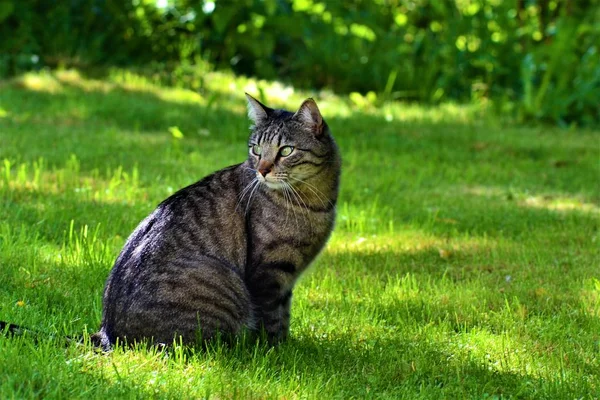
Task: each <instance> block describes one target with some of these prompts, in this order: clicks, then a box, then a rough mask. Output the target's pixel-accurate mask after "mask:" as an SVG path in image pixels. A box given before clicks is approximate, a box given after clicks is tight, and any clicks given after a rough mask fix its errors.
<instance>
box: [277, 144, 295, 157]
mask: <svg viewBox="0 0 600 400" xmlns="http://www.w3.org/2000/svg"><path fill="white" fill-rule="evenodd" d="M292 151H294V148H293V147H292V146H283V147H282V148H281V150H279V155H281V157H287V156H289V155H290V154H292Z"/></svg>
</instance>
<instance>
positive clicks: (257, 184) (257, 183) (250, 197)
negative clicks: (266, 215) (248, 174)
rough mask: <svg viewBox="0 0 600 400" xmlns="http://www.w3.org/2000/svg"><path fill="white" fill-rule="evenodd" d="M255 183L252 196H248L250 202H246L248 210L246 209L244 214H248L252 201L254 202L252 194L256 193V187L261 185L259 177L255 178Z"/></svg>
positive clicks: (251, 193)
mask: <svg viewBox="0 0 600 400" xmlns="http://www.w3.org/2000/svg"><path fill="white" fill-rule="evenodd" d="M255 182H256V183H255V185H254V186H253V189H252V191H251V192H250V196H248V203H246V210H245V211H244V215H247V214H248V209H249V208H250V203H252V196H253V195H254V192H256V189H257V188H258V187H259V186H260V182H259V181H258V179H256V180H255Z"/></svg>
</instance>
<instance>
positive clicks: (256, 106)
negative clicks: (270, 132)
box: [246, 93, 273, 126]
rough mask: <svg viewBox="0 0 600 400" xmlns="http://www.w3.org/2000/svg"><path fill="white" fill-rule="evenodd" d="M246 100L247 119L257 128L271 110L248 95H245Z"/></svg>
mask: <svg viewBox="0 0 600 400" xmlns="http://www.w3.org/2000/svg"><path fill="white" fill-rule="evenodd" d="M246 98H247V99H248V118H250V119H251V120H252V122H254V125H256V126H258V125H260V124H261V123H263V122H264V121H266V120H267V118H269V115H271V113H272V112H273V109H272V108H269V107H267V106H265V105H264V104H262V103H261V102H260V101H258V100H256V99H255V98H254V97H252V96H250V95H249V94H248V93H246Z"/></svg>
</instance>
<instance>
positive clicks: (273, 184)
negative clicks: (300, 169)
mask: <svg viewBox="0 0 600 400" xmlns="http://www.w3.org/2000/svg"><path fill="white" fill-rule="evenodd" d="M256 177H257V179H258V181H259V182H260V183H262V184H264V185H265V186H267V187H268V188H269V189H274V190H282V189H283V188H285V187H286V186H287V185H288V184H287V183H286V182H285V180H283V179H281V178H276V177H272V176H270V175H267V176H262V175H261V174H260V173H257V174H256Z"/></svg>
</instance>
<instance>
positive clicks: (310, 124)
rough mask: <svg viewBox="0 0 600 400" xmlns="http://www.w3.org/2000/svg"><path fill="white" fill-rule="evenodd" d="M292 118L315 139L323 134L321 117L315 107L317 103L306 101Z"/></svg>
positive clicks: (317, 108) (310, 100)
mask: <svg viewBox="0 0 600 400" xmlns="http://www.w3.org/2000/svg"><path fill="white" fill-rule="evenodd" d="M294 118H295V119H297V120H298V121H299V122H300V123H302V125H304V126H305V127H306V128H307V129H308V130H310V131H311V132H312V133H313V134H314V135H315V136H316V137H319V136H321V135H322V134H323V131H324V126H323V125H324V124H323V117H322V116H321V112H320V111H319V107H317V103H315V101H314V100H313V99H306V100H304V102H303V103H302V105H301V106H300V108H299V109H298V111H296V114H294Z"/></svg>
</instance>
